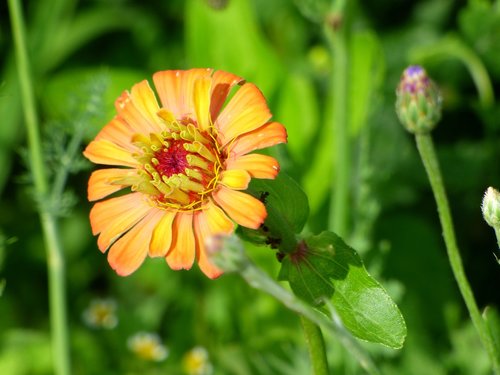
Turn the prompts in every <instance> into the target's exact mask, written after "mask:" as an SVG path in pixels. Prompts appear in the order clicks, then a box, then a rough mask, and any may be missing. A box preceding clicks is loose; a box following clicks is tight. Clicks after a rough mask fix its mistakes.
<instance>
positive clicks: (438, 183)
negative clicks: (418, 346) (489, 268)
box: [415, 134, 500, 374]
mask: <svg viewBox="0 0 500 375" xmlns="http://www.w3.org/2000/svg"><path fill="white" fill-rule="evenodd" d="M415 137H416V142H417V147H418V151H419V153H420V157H421V158H422V162H423V164H424V167H425V170H426V172H427V176H428V178H429V181H430V184H431V187H432V192H433V193H434V198H435V200H436V203H437V208H438V214H439V220H440V222H441V227H442V229H443V236H444V241H445V244H446V250H447V252H448V258H449V260H450V264H451V269H452V271H453V274H454V276H455V279H456V281H457V283H458V287H459V289H460V292H461V294H462V297H463V299H464V301H465V304H466V306H467V309H468V310H469V314H470V316H471V319H472V323H473V324H474V326H475V328H476V330H477V332H478V333H479V337H480V338H481V341H482V343H483V345H484V347H485V348H486V350H487V352H488V355H489V357H490V360H491V362H492V364H493V369H494V371H495V373H496V374H500V358H499V356H498V355H497V353H496V350H495V345H494V342H493V338H492V337H491V334H490V332H489V330H488V327H487V326H486V323H485V321H484V320H483V319H482V317H481V313H480V312H479V308H478V306H477V304H476V300H475V298H474V294H473V293H472V290H471V287H470V285H469V282H468V280H467V277H466V276H465V272H464V268H463V265H462V258H461V257H460V253H459V250H458V247H457V242H456V238H455V231H454V229H453V221H452V218H451V213H450V208H449V205H448V199H447V197H446V192H445V189H444V184H443V179H442V177H441V171H440V169H439V163H438V160H437V157H436V152H435V150H434V144H433V142H432V138H431V136H430V135H429V134H417V135H416V136H415Z"/></svg>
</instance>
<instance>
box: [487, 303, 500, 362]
mask: <svg viewBox="0 0 500 375" xmlns="http://www.w3.org/2000/svg"><path fill="white" fill-rule="evenodd" d="M483 318H484V320H485V321H486V325H487V326H488V329H489V331H490V334H491V337H493V344H494V345H495V348H496V352H497V353H500V315H499V314H498V310H497V309H496V308H494V307H492V306H487V307H486V309H485V310H484V312H483Z"/></svg>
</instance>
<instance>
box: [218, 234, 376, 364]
mask: <svg viewBox="0 0 500 375" xmlns="http://www.w3.org/2000/svg"><path fill="white" fill-rule="evenodd" d="M221 241H222V242H221V243H219V244H218V245H217V246H215V248H216V249H217V250H216V251H214V250H213V249H212V251H214V253H213V254H212V261H213V262H214V263H215V264H216V265H217V266H218V267H220V268H221V269H223V270H225V271H226V272H238V273H239V274H240V276H241V277H242V278H243V279H244V280H245V281H246V282H247V283H248V285H250V286H251V287H252V288H255V289H257V290H260V291H261V292H264V293H266V294H269V295H270V296H272V297H274V298H276V299H277V300H278V301H279V302H281V303H282V304H283V305H284V306H285V307H287V308H288V309H290V310H291V311H294V312H296V313H297V314H298V315H299V316H301V317H303V319H307V320H308V321H309V322H311V324H313V325H317V326H321V327H323V328H324V329H326V330H327V331H329V332H330V333H331V334H333V335H335V337H336V338H337V339H338V340H339V341H340V343H341V344H342V345H343V346H344V347H345V348H346V350H347V351H348V352H349V353H350V354H351V355H352V356H353V357H354V358H356V360H357V361H358V363H359V364H360V365H361V366H362V367H363V368H364V369H365V370H366V371H367V372H368V373H369V374H379V371H378V369H377V367H376V366H375V364H374V363H373V361H372V360H371V358H370V356H369V354H368V353H367V352H366V351H365V350H364V348H363V347H361V345H360V344H359V343H358V342H357V340H356V339H355V338H354V337H353V336H352V335H351V334H350V333H349V332H348V331H347V330H346V329H345V327H344V326H343V324H342V320H341V319H340V317H339V316H338V314H337V313H336V311H335V309H334V308H333V306H331V304H330V303H329V302H328V301H326V302H325V305H326V307H327V309H326V310H325V311H323V312H320V311H318V310H316V309H314V308H312V307H311V306H310V305H308V304H307V303H306V302H304V301H303V300H301V299H300V298H299V297H297V296H296V295H294V294H293V293H292V292H290V290H288V289H285V288H283V287H282V286H281V285H280V284H278V283H277V282H276V281H274V280H273V279H272V278H271V277H270V276H269V275H268V274H267V273H265V272H263V271H262V270H261V269H260V268H258V267H257V266H255V264H254V263H253V262H252V261H251V260H250V259H249V258H248V256H246V254H245V252H244V249H243V244H242V243H241V241H240V240H239V239H238V238H237V237H236V236H231V237H228V238H225V239H221ZM212 246H213V245H212ZM328 313H330V316H329V315H327V314H328Z"/></svg>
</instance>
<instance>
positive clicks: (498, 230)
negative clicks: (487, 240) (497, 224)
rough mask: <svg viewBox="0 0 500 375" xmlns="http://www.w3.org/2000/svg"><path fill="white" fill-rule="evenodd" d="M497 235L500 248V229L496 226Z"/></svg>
mask: <svg viewBox="0 0 500 375" xmlns="http://www.w3.org/2000/svg"><path fill="white" fill-rule="evenodd" d="M495 236H496V237H497V244H498V248H499V249H500V229H499V228H495Z"/></svg>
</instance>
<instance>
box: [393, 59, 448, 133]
mask: <svg viewBox="0 0 500 375" xmlns="http://www.w3.org/2000/svg"><path fill="white" fill-rule="evenodd" d="M396 97H397V99H396V113H397V115H398V117H399V120H400V121H401V122H402V123H403V125H404V126H405V127H406V129H407V130H408V131H410V132H411V133H426V132H429V131H431V130H432V129H433V128H434V126H436V124H437V122H438V121H439V119H440V118H441V95H440V93H439V89H438V88H437V86H436V85H435V84H434V82H433V81H432V80H431V79H430V78H429V76H428V75H427V72H426V71H425V69H424V68H422V67H421V66H419V65H411V66H409V67H408V68H406V69H405V71H404V72H403V74H402V76H401V80H400V82H399V85H398V87H397V89H396Z"/></svg>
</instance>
